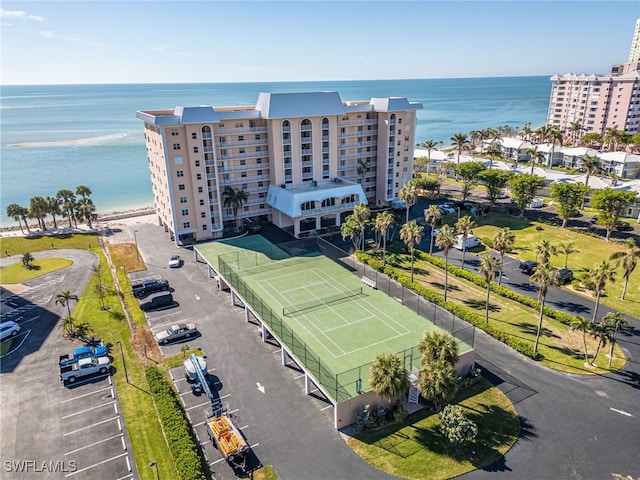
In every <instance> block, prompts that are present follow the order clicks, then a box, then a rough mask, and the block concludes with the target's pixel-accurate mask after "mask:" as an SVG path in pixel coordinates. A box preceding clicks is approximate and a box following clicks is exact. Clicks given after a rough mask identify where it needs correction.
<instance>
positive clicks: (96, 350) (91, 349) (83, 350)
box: [58, 342, 109, 367]
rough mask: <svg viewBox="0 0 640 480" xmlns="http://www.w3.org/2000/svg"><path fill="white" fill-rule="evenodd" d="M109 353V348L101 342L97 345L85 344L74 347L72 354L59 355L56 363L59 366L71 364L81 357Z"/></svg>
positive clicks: (92, 356)
mask: <svg viewBox="0 0 640 480" xmlns="http://www.w3.org/2000/svg"><path fill="white" fill-rule="evenodd" d="M107 355H109V349H108V348H107V347H105V346H104V345H103V344H102V342H101V343H100V345H97V346H93V345H91V346H87V347H80V348H76V349H75V350H74V351H73V354H72V355H61V356H60V359H59V362H58V364H59V365H60V366H61V367H64V366H67V365H71V364H73V363H76V362H78V361H79V360H82V359H83V358H99V357H106V356H107Z"/></svg>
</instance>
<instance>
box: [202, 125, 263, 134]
mask: <svg viewBox="0 0 640 480" xmlns="http://www.w3.org/2000/svg"><path fill="white" fill-rule="evenodd" d="M214 133H215V134H216V135H217V136H219V135H242V134H244V133H267V127H266V126H264V127H238V128H218V129H216V130H215V131H214Z"/></svg>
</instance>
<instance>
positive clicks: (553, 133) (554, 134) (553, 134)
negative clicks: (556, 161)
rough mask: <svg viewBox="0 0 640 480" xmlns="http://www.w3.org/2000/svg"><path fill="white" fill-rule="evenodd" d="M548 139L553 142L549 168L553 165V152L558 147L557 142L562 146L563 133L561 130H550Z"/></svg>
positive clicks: (548, 163)
mask: <svg viewBox="0 0 640 480" xmlns="http://www.w3.org/2000/svg"><path fill="white" fill-rule="evenodd" d="M548 138H549V140H551V151H550V152H549V160H548V162H547V166H548V167H550V166H551V164H552V163H553V151H554V149H555V146H556V140H557V141H558V144H560V145H562V132H561V131H560V130H556V129H555V128H552V129H551V130H549V134H548Z"/></svg>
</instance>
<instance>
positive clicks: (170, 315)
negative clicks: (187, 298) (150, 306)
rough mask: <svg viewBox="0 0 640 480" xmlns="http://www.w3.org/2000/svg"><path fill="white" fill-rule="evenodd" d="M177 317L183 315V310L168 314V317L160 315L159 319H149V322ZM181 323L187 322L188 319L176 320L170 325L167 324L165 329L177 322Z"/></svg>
mask: <svg viewBox="0 0 640 480" xmlns="http://www.w3.org/2000/svg"><path fill="white" fill-rule="evenodd" d="M176 315H182V310H180V311H179V312H173V313H167V314H166V315H160V316H157V317H153V319H150V318H147V320H161V319H163V318H168V317H174V316H176ZM181 321H183V322H186V321H187V319H186V318H185V319H183V320H174V321H172V322H170V323H166V324H165V325H164V326H165V327H167V326H169V327H170V326H171V325H175V324H176V322H177V323H179V322H181Z"/></svg>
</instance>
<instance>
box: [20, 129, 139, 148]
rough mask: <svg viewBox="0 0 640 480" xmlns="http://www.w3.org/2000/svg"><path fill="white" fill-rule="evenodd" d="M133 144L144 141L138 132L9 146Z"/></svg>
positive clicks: (21, 143)
mask: <svg viewBox="0 0 640 480" xmlns="http://www.w3.org/2000/svg"><path fill="white" fill-rule="evenodd" d="M122 143H127V144H133V143H144V140H143V139H142V137H141V135H140V134H139V133H137V132H136V133H135V134H134V133H129V132H121V133H112V134H108V135H100V136H97V137H87V138H76V139H73V140H55V141H44V142H20V143H12V144H10V145H9V146H10V147H19V148H33V147H67V146H75V145H108V144H122Z"/></svg>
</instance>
